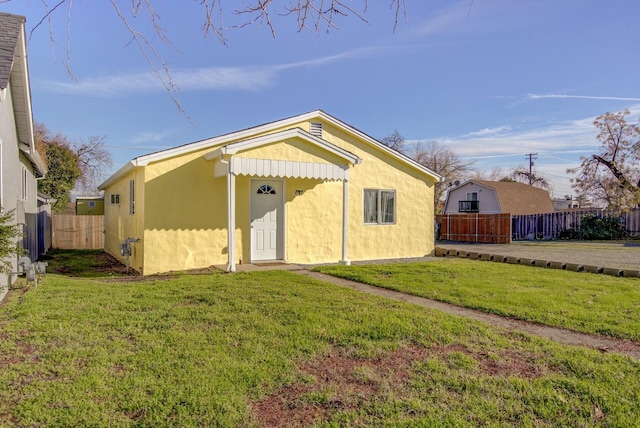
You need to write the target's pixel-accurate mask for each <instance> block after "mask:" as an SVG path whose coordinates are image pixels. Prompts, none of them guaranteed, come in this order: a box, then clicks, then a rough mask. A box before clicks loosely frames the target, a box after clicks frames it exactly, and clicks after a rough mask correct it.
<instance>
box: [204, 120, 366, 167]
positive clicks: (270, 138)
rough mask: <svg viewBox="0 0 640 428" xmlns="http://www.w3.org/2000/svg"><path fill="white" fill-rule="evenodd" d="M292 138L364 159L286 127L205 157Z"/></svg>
mask: <svg viewBox="0 0 640 428" xmlns="http://www.w3.org/2000/svg"><path fill="white" fill-rule="evenodd" d="M291 138H300V139H302V140H304V141H307V142H308V143H310V144H312V145H314V146H317V147H320V148H322V149H324V150H326V151H328V152H330V153H332V154H334V155H336V156H338V157H340V158H341V159H344V160H345V161H346V162H349V163H351V164H354V165H357V164H359V163H360V162H361V161H362V159H360V158H359V157H358V156H356V155H354V154H353V153H351V152H349V151H347V150H344V149H342V148H340V147H338V146H336V145H334V144H331V143H329V142H328V141H325V140H323V139H322V138H318V137H316V136H314V135H311V134H310V133H308V132H306V131H304V130H303V129H300V128H292V129H286V130H284V131H280V132H276V133H273V134H267V135H262V136H260V137H256V138H250V139H248V140H244V141H238V142H237V143H231V144H228V145H226V146H222V147H219V148H217V149H215V150H213V151H211V152H209V153H207V154H205V155H204V158H205V159H206V160H212V159H216V158H219V157H220V156H223V155H235V154H237V153H238V152H241V151H244V150H249V149H253V148H256V147H260V146H264V145H267V144H271V143H275V142H279V141H283V140H287V139H291Z"/></svg>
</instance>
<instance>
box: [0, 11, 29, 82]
mask: <svg viewBox="0 0 640 428" xmlns="http://www.w3.org/2000/svg"><path fill="white" fill-rule="evenodd" d="M24 21H25V18H24V17H23V16H17V15H11V14H8V13H0V89H6V88H7V87H8V86H9V77H10V76H11V69H12V68H13V60H14V57H15V53H16V49H17V46H18V39H19V38H20V32H21V30H22V25H23V24H24Z"/></svg>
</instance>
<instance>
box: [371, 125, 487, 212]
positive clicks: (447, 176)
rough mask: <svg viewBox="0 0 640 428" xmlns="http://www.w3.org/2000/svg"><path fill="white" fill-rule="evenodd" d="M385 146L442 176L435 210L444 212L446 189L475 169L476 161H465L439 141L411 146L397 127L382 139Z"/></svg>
mask: <svg viewBox="0 0 640 428" xmlns="http://www.w3.org/2000/svg"><path fill="white" fill-rule="evenodd" d="M380 141H381V142H382V143H383V144H384V145H385V146H387V147H390V148H392V149H394V150H397V151H398V152H400V153H402V154H404V155H406V156H409V157H410V158H412V159H413V160H415V161H416V162H418V163H419V164H421V165H423V166H425V167H427V168H429V169H430V170H431V171H433V172H435V173H436V174H438V175H440V176H442V180H443V181H441V182H438V183H436V184H435V186H434V197H433V203H434V205H435V206H434V210H435V213H436V214H440V213H441V212H442V201H443V199H444V194H445V191H446V189H447V188H448V187H450V186H451V185H452V183H453V182H454V181H455V180H464V179H465V177H466V176H467V175H469V174H470V173H471V172H472V171H473V165H474V163H475V161H464V160H463V159H462V158H461V157H460V156H458V155H457V154H456V153H455V152H454V151H453V150H451V149H447V148H445V147H443V146H442V145H440V144H439V143H438V142H437V141H431V142H430V143H428V144H423V143H417V144H415V145H413V146H412V147H409V145H408V144H407V142H406V140H405V139H404V137H403V136H402V134H400V132H398V130H397V129H395V130H394V131H393V133H391V134H389V135H388V136H386V137H384V138H382V139H381V140H380Z"/></svg>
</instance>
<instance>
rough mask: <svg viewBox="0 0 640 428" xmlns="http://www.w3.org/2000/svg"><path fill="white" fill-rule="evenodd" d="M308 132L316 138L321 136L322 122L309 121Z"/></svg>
mask: <svg viewBox="0 0 640 428" xmlns="http://www.w3.org/2000/svg"><path fill="white" fill-rule="evenodd" d="M309 132H310V133H311V135H315V136H316V137H318V138H322V124H321V123H317V122H311V124H310V125H309Z"/></svg>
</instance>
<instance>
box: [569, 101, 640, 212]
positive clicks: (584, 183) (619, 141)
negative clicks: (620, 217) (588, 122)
mask: <svg viewBox="0 0 640 428" xmlns="http://www.w3.org/2000/svg"><path fill="white" fill-rule="evenodd" d="M629 114H630V112H629V110H628V109H625V110H623V111H621V112H618V113H609V112H607V113H605V114H602V115H600V116H598V117H597V118H596V120H595V121H594V122H593V124H594V125H595V126H596V127H597V128H598V129H599V130H600V131H599V132H598V136H597V139H598V140H599V142H600V152H599V153H598V154H593V155H591V156H581V157H580V161H581V163H580V166H579V167H577V168H570V169H567V173H569V174H577V175H576V176H575V177H574V178H572V179H571V182H572V186H573V188H574V189H576V191H577V192H578V194H579V196H581V197H588V198H590V199H591V200H592V201H594V202H595V203H599V204H601V205H604V206H605V207H607V208H610V209H613V210H618V211H627V210H629V209H631V208H633V207H634V206H637V205H638V203H640V123H633V124H629V123H627V121H626V117H627V116H628V115H629Z"/></svg>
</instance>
